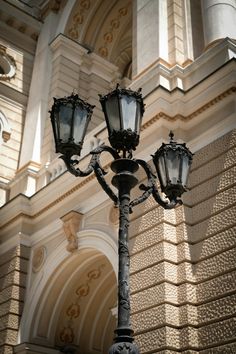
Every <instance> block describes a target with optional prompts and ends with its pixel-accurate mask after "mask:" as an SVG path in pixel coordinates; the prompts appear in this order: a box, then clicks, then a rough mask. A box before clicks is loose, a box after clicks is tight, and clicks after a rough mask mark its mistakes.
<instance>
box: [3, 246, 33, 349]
mask: <svg viewBox="0 0 236 354" xmlns="http://www.w3.org/2000/svg"><path fill="white" fill-rule="evenodd" d="M28 259H29V248H28V247H26V246H23V245H19V246H17V247H15V248H13V249H11V250H9V251H8V252H6V253H5V254H3V255H1V256H0V353H1V354H3V353H4V354H12V353H13V347H14V345H16V343H17V336H18V329H19V323H20V317H21V314H22V310H23V304H24V294H25V287H26V275H27V267H28Z"/></svg>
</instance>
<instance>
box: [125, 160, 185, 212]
mask: <svg viewBox="0 0 236 354" xmlns="http://www.w3.org/2000/svg"><path fill="white" fill-rule="evenodd" d="M135 161H136V162H137V163H138V164H139V165H140V166H141V167H142V168H143V169H144V171H145V172H146V175H147V178H148V183H147V185H146V186H145V185H144V184H141V185H140V186H139V188H140V189H141V190H143V191H144V193H143V194H142V195H141V196H139V197H138V198H136V199H134V200H133V201H132V202H131V203H130V210H131V212H132V208H133V207H134V206H135V205H138V204H140V203H142V202H143V201H145V200H146V199H147V198H148V197H149V196H150V195H151V194H152V196H153V198H154V199H155V201H156V202H157V203H158V204H159V205H161V206H162V207H163V208H164V209H173V208H175V206H176V205H177V204H182V201H181V200H180V199H175V200H171V201H165V200H163V199H162V197H161V195H160V193H159V191H158V189H157V187H156V176H155V175H154V173H153V172H152V169H151V167H150V166H149V164H148V163H147V162H145V161H143V160H139V159H137V160H135Z"/></svg>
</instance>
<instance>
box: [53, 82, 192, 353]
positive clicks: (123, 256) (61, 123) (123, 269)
mask: <svg viewBox="0 0 236 354" xmlns="http://www.w3.org/2000/svg"><path fill="white" fill-rule="evenodd" d="M100 102H101V105H102V109H103V112H104V115H105V119H106V124H107V129H108V137H109V141H110V144H111V147H110V146H106V145H101V146H99V147H98V148H96V149H95V150H93V151H91V154H92V157H91V160H90V163H89V165H88V167H87V169H86V170H85V171H82V170H80V168H79V167H78V163H79V161H78V160H76V159H73V158H72V157H73V155H80V151H81V148H82V144H83V139H84V136H85V133H86V129H87V126H88V122H89V120H90V118H91V114H92V109H93V106H91V105H89V104H88V103H85V102H84V101H82V100H81V99H80V98H79V97H78V95H71V96H69V97H67V98H60V99H55V98H54V104H53V106H52V110H51V112H50V113H51V121H52V127H53V132H54V138H55V144H56V152H60V153H61V154H62V156H61V158H62V159H63V160H64V162H65V164H66V166H67V169H68V170H69V172H71V173H72V174H73V175H75V176H77V177H78V176H80V177H83V176H88V175H89V174H90V173H92V172H93V171H94V173H95V175H96V177H97V180H98V182H99V183H100V185H101V186H102V188H103V189H104V191H105V192H106V193H107V194H108V196H109V197H110V198H111V199H112V200H113V202H114V203H115V205H116V206H118V207H119V239H118V256H119V269H118V324H117V328H116V330H115V338H114V344H113V345H112V346H111V348H110V350H109V354H137V353H139V350H138V348H137V346H136V345H135V343H134V338H133V330H132V328H131V324H130V289H129V260H130V256H129V248H128V229H129V214H130V213H131V212H132V208H133V207H134V206H135V205H138V204H140V203H142V202H143V201H145V200H146V199H147V198H148V197H149V196H150V195H152V196H153V197H154V198H155V200H156V201H157V203H158V204H160V205H161V206H162V207H164V208H165V209H172V208H174V207H175V206H176V205H178V204H181V203H182V202H181V200H180V199H179V198H180V197H181V195H182V194H183V193H184V192H185V191H186V182H187V177H188V173H189V168H190V165H191V162H192V153H191V152H190V151H189V149H188V148H187V147H186V146H185V144H178V143H177V142H175V141H174V140H173V133H172V132H171V133H170V142H169V144H162V146H161V147H160V149H158V150H157V151H156V153H155V154H154V155H153V162H154V165H155V167H156V172H157V175H158V178H159V181H160V186H161V191H162V192H163V193H165V195H166V197H167V198H166V199H163V197H162V196H161V194H160V193H159V191H158V188H157V183H156V176H155V175H154V173H153V172H152V169H151V167H150V166H149V164H147V163H146V162H145V161H143V160H140V159H134V158H133V156H132V151H133V150H135V148H136V147H137V145H138V143H139V135H140V127H141V121H142V116H143V113H144V104H143V100H142V96H141V90H139V91H138V92H135V91H132V90H130V89H121V88H119V87H118V86H117V87H116V89H115V90H114V91H112V92H111V93H109V94H108V95H105V96H100ZM104 151H106V152H109V153H110V154H111V155H112V157H113V161H112V163H111V170H112V171H113V172H114V173H115V175H114V177H113V178H112V182H111V183H112V185H113V186H115V187H116V188H117V190H118V195H116V194H115V193H114V192H113V190H112V189H111V188H110V186H109V185H108V184H107V182H106V180H105V178H104V176H105V174H106V173H105V171H104V170H103V169H102V167H101V165H100V155H101V153H102V152H104ZM139 166H141V167H142V168H143V169H144V171H145V173H146V175H147V184H146V185H144V184H141V185H140V189H141V190H143V194H142V195H141V196H140V197H138V198H135V199H134V200H132V201H131V200H130V191H131V189H132V188H134V187H135V186H136V185H137V184H138V179H137V177H136V176H135V172H136V171H137V170H138V169H139Z"/></svg>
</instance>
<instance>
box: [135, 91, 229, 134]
mask: <svg viewBox="0 0 236 354" xmlns="http://www.w3.org/2000/svg"><path fill="white" fill-rule="evenodd" d="M235 92H236V86H232V87H230V88H229V89H228V90H226V91H224V92H222V93H221V94H219V95H218V96H216V97H215V98H213V99H212V100H210V101H209V102H207V103H206V104H204V105H203V106H201V107H200V108H198V109H197V110H196V111H194V112H192V113H191V114H189V115H186V116H185V115H182V114H176V115H174V116H169V115H168V114H166V113H164V112H159V113H158V114H156V115H155V116H154V117H153V118H151V119H150V120H149V121H148V122H146V123H144V124H143V125H142V127H141V131H143V130H145V129H147V128H148V127H150V126H151V125H153V124H154V123H155V122H156V121H157V120H159V119H165V120H167V121H171V122H175V121H177V120H180V121H183V122H188V121H190V120H192V119H193V118H195V117H197V116H198V115H199V114H201V113H203V112H205V111H206V110H208V109H209V108H211V107H212V106H214V105H215V104H217V103H218V102H220V101H222V100H223V99H224V98H226V97H228V96H230V95H232V94H233V93H235Z"/></svg>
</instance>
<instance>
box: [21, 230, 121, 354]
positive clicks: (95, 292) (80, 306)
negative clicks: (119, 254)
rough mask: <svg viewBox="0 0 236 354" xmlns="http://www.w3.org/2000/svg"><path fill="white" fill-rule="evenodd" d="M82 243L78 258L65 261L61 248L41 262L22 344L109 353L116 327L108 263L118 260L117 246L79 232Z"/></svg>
mask: <svg viewBox="0 0 236 354" xmlns="http://www.w3.org/2000/svg"><path fill="white" fill-rule="evenodd" d="M80 240H81V242H80V249H79V251H78V252H74V253H73V254H71V255H68V253H67V252H65V251H64V250H65V246H66V244H64V243H63V245H60V247H59V249H57V250H55V252H54V254H52V255H51V256H50V259H48V260H47V262H45V266H44V271H43V272H42V274H44V275H43V276H41V277H40V276H39V278H40V279H39V283H38V284H37V286H35V287H34V286H33V287H32V290H31V294H30V296H29V301H28V303H26V305H25V311H24V315H23V318H22V326H21V338H20V341H21V342H22V341H24V342H30V343H35V344H38V345H40V346H49V347H52V348H55V349H59V350H64V349H63V348H67V347H68V346H69V347H71V346H72V347H73V348H75V353H95V352H96V353H104V352H107V351H108V348H109V347H110V345H111V344H112V340H113V336H114V333H113V332H114V329H115V324H116V319H115V316H114V315H113V312H114V311H112V310H113V308H114V307H115V306H116V293H117V285H116V275H115V272H114V264H111V262H110V260H109V259H111V258H112V257H113V259H116V245H115V243H114V241H113V240H111V238H110V237H109V236H108V235H105V234H103V233H102V232H95V231H93V233H91V230H90V231H86V232H85V231H84V232H81V237H80ZM106 252H107V254H106ZM55 258H57V260H56V259H55ZM108 258H109V259H108ZM112 263H114V262H112ZM37 291H39V292H40V293H37Z"/></svg>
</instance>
